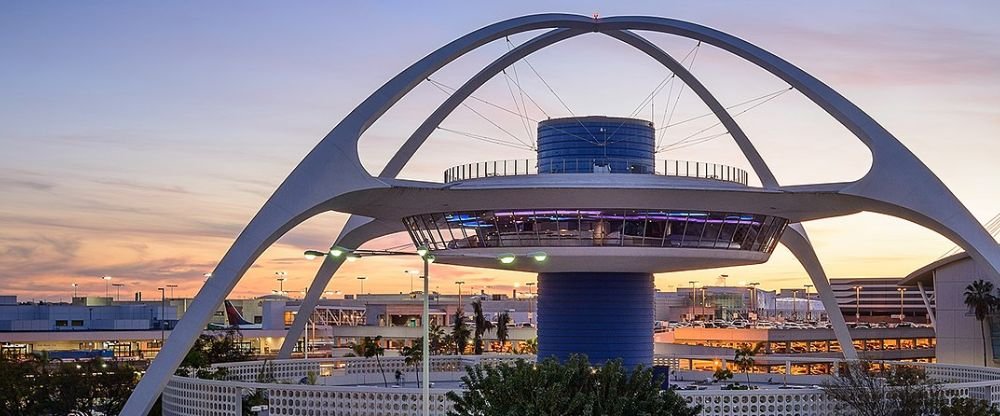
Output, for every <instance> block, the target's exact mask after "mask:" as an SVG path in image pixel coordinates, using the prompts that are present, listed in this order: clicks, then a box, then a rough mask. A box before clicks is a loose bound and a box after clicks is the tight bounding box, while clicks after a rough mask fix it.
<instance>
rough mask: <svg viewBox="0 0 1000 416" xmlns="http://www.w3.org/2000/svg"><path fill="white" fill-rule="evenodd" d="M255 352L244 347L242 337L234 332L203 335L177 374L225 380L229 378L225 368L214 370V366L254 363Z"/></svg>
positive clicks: (193, 346)
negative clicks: (243, 362)
mask: <svg viewBox="0 0 1000 416" xmlns="http://www.w3.org/2000/svg"><path fill="white" fill-rule="evenodd" d="M255 359H256V356H255V355H254V353H253V351H250V350H248V349H246V348H243V347H242V337H241V336H240V334H239V333H238V332H236V331H234V330H227V331H225V332H222V333H214V334H203V335H201V336H199V337H198V339H196V340H195V341H194V345H192V346H191V349H190V350H188V353H187V355H185V356H184V360H182V361H181V364H180V366H178V367H177V371H176V372H175V374H177V375H181V376H191V375H192V374H191V373H192V371H193V372H194V376H196V377H198V378H204V379H215V380H224V379H226V378H227V377H228V376H229V373H228V371H227V370H226V369H225V368H212V364H217V363H232V362H241V361H253V360H255Z"/></svg>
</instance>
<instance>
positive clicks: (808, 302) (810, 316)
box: [805, 285, 813, 319]
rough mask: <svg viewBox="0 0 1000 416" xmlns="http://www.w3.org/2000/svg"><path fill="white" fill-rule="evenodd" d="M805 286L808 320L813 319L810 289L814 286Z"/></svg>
mask: <svg viewBox="0 0 1000 416" xmlns="http://www.w3.org/2000/svg"><path fill="white" fill-rule="evenodd" d="M805 286H806V319H812V302H811V300H812V298H811V297H810V296H809V288H811V287H813V285H805Z"/></svg>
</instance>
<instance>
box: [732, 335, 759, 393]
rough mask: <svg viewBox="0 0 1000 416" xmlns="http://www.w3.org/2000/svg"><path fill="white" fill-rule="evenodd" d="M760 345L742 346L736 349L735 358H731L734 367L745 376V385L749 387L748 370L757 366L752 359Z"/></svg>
mask: <svg viewBox="0 0 1000 416" xmlns="http://www.w3.org/2000/svg"><path fill="white" fill-rule="evenodd" d="M761 345H762V344H761V343H757V344H756V345H750V344H742V345H740V347H739V348H737V349H736V356H735V357H734V358H733V364H735V365H736V368H738V369H739V370H740V371H741V372H743V374H746V376H747V385H750V370H751V369H753V366H754V365H755V364H757V361H755V360H754V357H756V356H757V353H759V352H760V347H761Z"/></svg>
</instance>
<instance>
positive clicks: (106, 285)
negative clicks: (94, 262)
mask: <svg viewBox="0 0 1000 416" xmlns="http://www.w3.org/2000/svg"><path fill="white" fill-rule="evenodd" d="M101 279H102V280H104V297H106V298H110V297H111V276H101Z"/></svg>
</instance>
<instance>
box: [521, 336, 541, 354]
mask: <svg viewBox="0 0 1000 416" xmlns="http://www.w3.org/2000/svg"><path fill="white" fill-rule="evenodd" d="M521 353H523V354H538V337H535V338H532V339H529V340H526V341H524V348H523V349H522V350H521Z"/></svg>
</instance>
